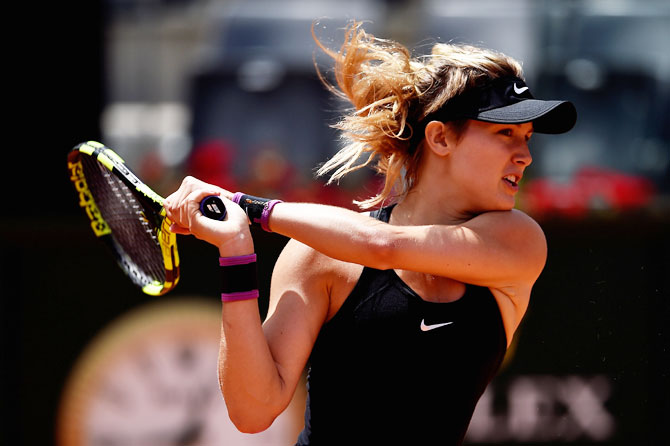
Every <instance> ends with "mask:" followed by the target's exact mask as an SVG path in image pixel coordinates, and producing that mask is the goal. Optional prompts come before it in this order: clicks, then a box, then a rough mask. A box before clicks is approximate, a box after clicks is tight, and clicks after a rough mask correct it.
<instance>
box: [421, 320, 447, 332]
mask: <svg viewBox="0 0 670 446" xmlns="http://www.w3.org/2000/svg"><path fill="white" fill-rule="evenodd" d="M450 324H453V322H443V323H441V324H433V325H426V322H425V320H424V319H421V331H430V330H435V329H436V328H440V327H444V326H445V325H450Z"/></svg>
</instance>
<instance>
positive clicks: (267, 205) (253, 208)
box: [233, 192, 282, 232]
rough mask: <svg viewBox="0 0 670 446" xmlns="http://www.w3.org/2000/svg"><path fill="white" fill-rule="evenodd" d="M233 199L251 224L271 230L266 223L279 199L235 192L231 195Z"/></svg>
mask: <svg viewBox="0 0 670 446" xmlns="http://www.w3.org/2000/svg"><path fill="white" fill-rule="evenodd" d="M233 201H234V202H235V203H237V204H238V205H239V206H240V207H241V208H242V209H243V210H244V212H246V214H247V217H248V218H249V221H250V222H251V224H255V225H258V226H260V227H261V228H263V230H265V231H267V232H272V231H271V230H270V226H269V224H268V220H269V218H270V212H271V211H272V208H273V207H274V205H276V204H277V203H281V202H282V201H281V200H271V199H269V198H261V197H254V196H253V195H245V194H243V193H241V192H237V193H235V194H234V195H233Z"/></svg>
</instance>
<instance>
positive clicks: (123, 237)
mask: <svg viewBox="0 0 670 446" xmlns="http://www.w3.org/2000/svg"><path fill="white" fill-rule="evenodd" d="M67 161H68V162H67V165H68V170H69V172H70V181H72V183H73V185H74V187H75V189H76V191H77V194H78V197H79V206H81V207H82V209H84V211H85V212H86V215H87V216H88V218H89V220H90V224H91V229H93V233H94V234H95V235H96V236H97V237H98V238H99V239H101V240H102V241H103V242H105V243H106V244H107V245H108V246H109V247H110V248H111V250H112V253H113V254H114V256H115V258H116V261H117V263H118V264H119V266H120V267H121V269H122V270H123V271H124V272H125V273H126V274H127V275H128V277H130V279H131V280H132V281H133V282H134V283H135V284H136V285H138V286H139V287H140V288H142V291H144V292H145V293H146V294H150V295H152V296H159V295H162V294H165V293H167V292H168V291H170V290H171V289H173V288H174V287H175V286H176V285H177V282H178V281H179V253H178V252H177V237H176V235H175V234H174V233H173V232H172V231H170V225H171V222H170V220H169V219H168V218H167V217H166V216H165V209H164V208H163V201H164V199H163V197H161V196H160V195H158V194H157V193H156V192H154V191H153V190H151V188H149V186H147V185H146V184H144V183H143V182H142V181H140V179H139V178H138V177H137V176H136V175H135V174H134V173H133V172H132V171H131V170H130V169H129V168H128V166H126V164H125V162H124V161H123V159H121V157H120V156H119V155H117V154H116V153H115V152H114V151H113V150H112V149H110V148H108V147H106V146H105V145H104V144H101V143H99V142H95V141H88V142H84V143H81V144H79V145H77V146H76V147H74V148H73V149H72V151H70V153H69V154H68V160H67ZM200 210H201V212H202V213H203V215H205V216H207V217H209V218H212V219H215V220H223V219H224V218H225V216H226V208H225V206H224V204H223V201H222V200H221V198H219V197H218V196H214V195H211V196H209V197H206V198H205V199H204V200H203V201H202V202H201V203H200Z"/></svg>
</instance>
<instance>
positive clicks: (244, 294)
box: [219, 254, 258, 302]
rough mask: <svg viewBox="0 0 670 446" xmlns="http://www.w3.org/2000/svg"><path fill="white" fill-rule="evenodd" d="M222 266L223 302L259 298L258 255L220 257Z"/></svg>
mask: <svg viewBox="0 0 670 446" xmlns="http://www.w3.org/2000/svg"><path fill="white" fill-rule="evenodd" d="M219 266H221V267H222V268H221V301H222V302H234V301H238V300H248V299H256V298H258V272H257V270H256V254H249V255H246V256H239V257H219Z"/></svg>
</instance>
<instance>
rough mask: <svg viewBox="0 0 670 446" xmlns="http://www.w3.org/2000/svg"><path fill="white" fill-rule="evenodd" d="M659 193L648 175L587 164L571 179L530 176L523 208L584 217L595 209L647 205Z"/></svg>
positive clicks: (629, 207) (630, 208)
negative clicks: (533, 178) (531, 177)
mask: <svg viewBox="0 0 670 446" xmlns="http://www.w3.org/2000/svg"><path fill="white" fill-rule="evenodd" d="M655 193H656V188H655V187H654V184H653V183H652V182H651V181H650V180H649V179H647V178H645V177H641V176H635V175H630V174H626V173H623V172H618V171H615V170H608V169H604V168H600V167H586V168H583V169H581V170H580V171H578V172H577V174H576V175H575V176H574V177H573V178H572V179H571V180H570V181H569V182H561V181H556V180H552V179H549V178H538V179H535V180H531V181H529V182H528V184H526V185H525V188H524V192H523V203H524V208H525V209H526V210H527V211H528V212H529V213H531V214H535V215H560V216H565V217H584V216H586V215H587V214H589V213H590V212H593V211H630V210H635V209H640V208H643V207H645V206H646V205H647V204H648V203H649V202H650V201H651V199H652V197H653V196H654V194H655Z"/></svg>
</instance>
